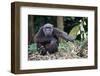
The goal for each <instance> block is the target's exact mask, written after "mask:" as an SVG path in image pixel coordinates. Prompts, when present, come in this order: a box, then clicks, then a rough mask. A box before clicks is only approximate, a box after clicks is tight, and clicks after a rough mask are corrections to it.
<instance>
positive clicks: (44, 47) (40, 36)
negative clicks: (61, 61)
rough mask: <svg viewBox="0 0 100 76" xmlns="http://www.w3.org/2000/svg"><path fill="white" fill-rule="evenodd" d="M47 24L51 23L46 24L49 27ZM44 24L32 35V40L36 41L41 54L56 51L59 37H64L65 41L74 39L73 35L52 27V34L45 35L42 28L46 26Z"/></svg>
mask: <svg viewBox="0 0 100 76" xmlns="http://www.w3.org/2000/svg"><path fill="white" fill-rule="evenodd" d="M45 25H46V24H45ZM45 25H44V26H45ZM49 25H51V24H48V25H47V26H48V27H51V26H49ZM44 26H42V27H41V28H40V30H39V31H38V32H37V34H36V35H35V37H34V42H36V43H37V50H38V51H39V53H40V54H41V55H46V54H47V52H48V53H49V54H52V53H55V52H57V51H58V46H59V37H61V38H63V39H65V40H66V41H73V40H74V39H75V38H74V37H71V36H69V35H67V33H65V32H63V31H60V30H59V29H57V28H54V27H53V28H52V29H53V31H52V35H50V36H45V33H44V31H43V29H45V28H46V27H44ZM45 32H46V31H45Z"/></svg>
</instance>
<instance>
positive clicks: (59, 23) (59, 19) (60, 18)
mask: <svg viewBox="0 0 100 76" xmlns="http://www.w3.org/2000/svg"><path fill="white" fill-rule="evenodd" d="M57 27H58V28H59V29H60V30H63V29H64V21H63V16H58V17H57Z"/></svg>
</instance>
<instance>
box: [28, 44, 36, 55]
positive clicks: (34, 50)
mask: <svg viewBox="0 0 100 76" xmlns="http://www.w3.org/2000/svg"><path fill="white" fill-rule="evenodd" d="M36 51H37V46H36V43H32V44H30V45H28V52H29V53H33V52H36Z"/></svg>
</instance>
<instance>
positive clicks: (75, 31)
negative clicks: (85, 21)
mask: <svg viewBox="0 0 100 76" xmlns="http://www.w3.org/2000/svg"><path fill="white" fill-rule="evenodd" d="M79 31H80V26H78V25H77V26H75V27H73V29H72V30H71V31H70V33H69V35H70V36H74V37H76V36H77V33H78V32H79Z"/></svg>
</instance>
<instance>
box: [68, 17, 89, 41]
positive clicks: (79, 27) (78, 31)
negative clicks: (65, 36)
mask: <svg viewBox="0 0 100 76" xmlns="http://www.w3.org/2000/svg"><path fill="white" fill-rule="evenodd" d="M79 22H80V23H79V24H76V25H75V26H74V27H73V28H72V30H71V31H70V33H69V35H72V36H74V37H77V36H80V40H81V41H83V40H85V39H86V38H87V35H88V33H87V32H88V31H87V28H88V24H87V18H85V17H83V18H82V19H80V21H79Z"/></svg>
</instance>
